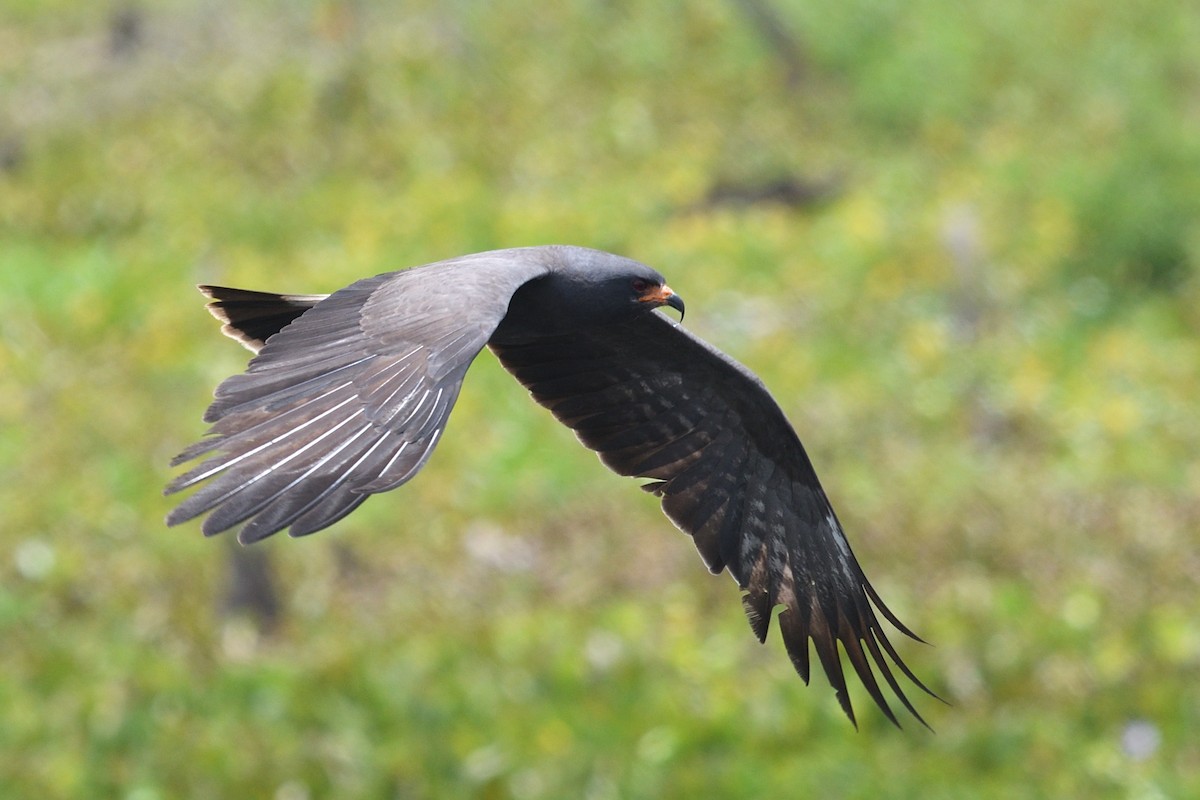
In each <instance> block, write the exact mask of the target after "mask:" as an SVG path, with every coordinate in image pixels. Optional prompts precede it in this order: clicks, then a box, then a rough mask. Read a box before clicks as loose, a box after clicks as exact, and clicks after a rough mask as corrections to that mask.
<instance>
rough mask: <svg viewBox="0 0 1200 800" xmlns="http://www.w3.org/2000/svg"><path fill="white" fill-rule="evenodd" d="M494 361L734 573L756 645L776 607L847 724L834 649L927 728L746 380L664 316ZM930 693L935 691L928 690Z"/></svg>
mask: <svg viewBox="0 0 1200 800" xmlns="http://www.w3.org/2000/svg"><path fill="white" fill-rule="evenodd" d="M491 347H492V350H493V351H494V352H495V353H496V354H497V355H498V356H499V358H500V360H501V362H503V364H504V366H505V367H506V368H507V369H508V370H509V371H510V372H511V373H512V374H513V375H515V376H516V377H517V379H518V380H520V381H521V383H523V384H524V385H525V386H526V387H527V388H528V389H529V390H530V392H531V393H532V395H533V397H534V399H536V400H537V401H538V402H539V403H541V404H542V405H543V406H546V407H547V408H549V409H550V410H551V411H552V412H553V413H554V415H555V416H556V417H557V418H558V419H559V421H561V422H563V423H564V424H566V425H567V426H568V427H570V428H572V429H573V430H574V431H575V433H576V434H577V435H578V437H579V439H580V440H581V441H582V442H583V443H584V444H585V445H586V446H587V447H589V448H591V449H593V450H596V451H597V452H598V453H599V455H600V459H601V461H603V462H604V463H605V464H606V465H607V466H608V467H609V468H611V469H612V470H613V471H615V472H617V473H619V474H621V475H628V476H636V477H642V478H650V479H652V480H653V481H654V482H653V483H650V484H647V485H646V486H644V487H643V488H645V489H647V490H648V491H651V492H653V493H654V494H656V495H658V496H659V497H661V498H662V505H663V510H664V511H665V512H666V514H667V516H668V517H670V519H671V520H672V521H673V522H674V523H675V524H676V525H677V526H678V527H679V528H680V529H682V530H683V531H685V532H686V533H689V534H691V536H692V538H693V540H694V542H695V544H696V547H697V548H698V549H699V551H700V555H701V556H702V557H703V559H704V562H705V564H706V565H707V566H708V568H709V569H710V570H711V571H712V572H713V573H719V572H721V571H722V570H723V569H728V570H729V572H730V574H731V575H732V576H733V578H734V579H735V580H736V581H737V583H738V586H740V587H741V588H742V590H743V604H744V606H745V610H746V613H747V616H748V617H749V620H750V625H751V627H752V628H753V630H754V633H755V635H757V636H758V638H759V641H765V639H766V635H767V629H768V627H769V625H770V621H771V615H772V611H773V610H774V609H775V608H776V607H777V606H784V607H785V609H786V610H784V611H782V612H781V613H780V614H779V628H780V631H781V632H782V636H783V641H784V644H785V646H786V648H787V652H788V654H789V655H790V657H791V660H792V663H793V664H794V666H795V668H796V670H797V671H798V672H799V673H800V675H801V677H802V678H803V679H804V681H805V682H806V683H807V682H808V679H809V640H810V639H811V641H812V643H813V646H814V647H815V649H816V652H817V656H818V658H819V659H820V662H821V665H822V667H824V670H825V673H826V674H827V675H828V677H829V680H830V683H831V684H832V685H833V687H834V689H835V690H836V692H837V697H838V700H839V701H840V703H841V706H842V708H843V709H844V710H845V712H846V714H847V715H848V716H849V717H850V719H851V720H852V721H853V720H854V711H853V709H852V707H851V704H850V698H849V695H848V694H847V691H846V680H845V676H844V674H843V671H842V663H841V657H840V655H839V653H838V643H839V642H840V643H841V646H842V648H843V649H844V650H845V652H846V654H847V656H848V658H849V660H850V663H851V665H852V666H853V668H854V671H855V672H856V673H857V674H858V676H859V679H860V680H861V681H862V682H863V684H864V686H865V687H866V689H867V691H868V693H869V694H870V695H871V697H872V699H874V700H875V702H876V703H877V704H878V705H879V707H880V708H881V709H882V710H883V712H884V713H885V714H886V715H887V717H888V718H889V719H890V720H891V721H892V722H893V723H896V724H897V725H898V724H899V723H898V722H897V720H896V717H895V715H894V714H893V713H892V710H891V708H890V707H889V706H888V703H887V701H886V699H885V698H884V694H883V691H882V690H881V689H880V686H879V684H878V682H877V681H876V678H875V675H874V674H873V672H872V669H871V663H872V662H873V663H874V664H875V666H876V668H877V669H878V670H879V673H880V674H881V675H882V676H883V678H884V680H885V681H886V682H887V684H888V686H890V687H891V689H892V691H893V692H894V693H895V694H896V696H897V697H898V698H899V699H900V701H901V703H903V705H904V706H905V708H907V709H908V710H909V711H910V712H911V713H912V714H913V715H914V716H915V717H916V718H917V719H918V720H920V721H921V723H922V724H925V721H924V720H923V719H921V716H920V714H918V713H917V711H916V710H915V709H914V708H913V706H912V704H911V703H910V702H909V700H908V698H907V697H906V696H905V694H904V692H903V691H902V690H901V688H900V685H899V683H898V682H897V680H896V677H895V675H894V674H893V671H892V668H891V667H890V666H889V662H888V658H886V657H885V654H886V656H888V657H890V659H891V661H892V662H893V663H894V664H895V666H896V667H898V668H899V669H900V671H901V672H903V673H904V674H905V675H906V676H908V678H909V679H911V680H912V681H913V682H914V683H915V684H916V685H917V686H919V687H920V688H921V689H923V690H925V691H926V692H929V690H928V689H927V688H926V687H925V686H924V685H923V684H922V683H921V682H920V681H919V680H917V678H916V677H915V676H914V675H913V673H912V672H911V671H910V670H909V668H908V667H907V666H906V665H905V664H904V662H903V661H902V660H901V659H900V657H899V655H898V654H897V653H896V650H895V649H894V648H893V646H892V644H891V643H890V642H889V641H888V639H887V636H886V635H885V632H884V630H883V628H882V627H881V625H880V623H879V620H878V618H877V617H876V614H875V609H878V611H879V612H880V613H881V614H882V615H883V616H884V617H886V618H887V619H888V620H889V621H890V622H891V623H892V624H894V625H895V626H896V627H897V628H898V629H899V630H900V631H902V632H903V633H905V634H906V635H908V636H912V637H913V638H917V637H916V636H915V635H914V634H913V633H912V632H911V631H909V630H908V629H907V628H906V627H904V625H902V624H901V623H900V621H899V620H898V619H896V617H895V615H894V614H892V612H891V611H890V610H888V608H887V606H885V605H884V604H883V601H882V600H880V598H879V596H878V595H877V594H876V592H875V590H874V589H873V588H872V586H871V584H870V583H869V582H868V581H867V578H866V576H865V575H864V574H863V571H862V569H861V568H860V567H859V565H858V562H857V561H856V560H855V558H854V554H853V553H852V552H851V550H850V545H849V543H848V542H847V541H846V537H845V535H844V534H843V532H842V528H841V525H840V523H839V522H838V519H837V516H836V515H835V514H834V512H833V508H832V507H831V506H830V504H829V500H828V499H827V498H826V496H825V492H824V490H823V489H822V488H821V484H820V482H819V481H818V480H817V476H816V473H815V472H814V471H813V467H812V464H811V463H810V461H809V459H808V456H807V454H806V453H805V451H804V447H803V446H802V445H801V443H800V440H799V438H798V437H797V436H796V433H795V431H794V430H793V428H792V426H791V424H790V423H789V422H788V421H787V419H786V417H784V415H783V412H782V411H781V410H780V409H779V406H778V405H777V404H776V403H775V401H774V399H773V398H772V397H771V395H770V394H769V393H768V392H767V390H766V388H765V387H764V386H763V385H762V383H761V382H760V381H759V380H758V379H757V378H756V377H755V376H754V375H753V374H752V373H750V372H749V371H748V370H746V369H745V368H744V367H742V366H741V365H740V364H737V363H736V362H734V361H733V360H732V359H730V358H729V357H728V356H725V355H724V354H722V353H721V352H719V351H718V350H716V349H714V348H712V347H711V346H710V345H708V344H707V343H705V342H703V341H701V340H700V339H698V338H696V337H694V336H692V335H691V334H690V333H688V332H687V331H686V330H684V329H683V328H681V327H679V326H678V325H676V324H674V323H672V322H670V321H669V320H668V319H666V318H665V317H663V316H661V315H659V314H657V313H655V314H647V315H644V316H643V317H640V318H639V319H637V320H636V321H635V322H633V323H631V324H627V325H620V326H611V327H608V328H605V329H603V330H599V331H592V332H583V333H577V334H571V335H564V336H560V337H557V338H553V339H542V340H535V341H528V342H525V343H511V344H506V345H499V344H496V343H493V344H492V345H491ZM929 693H930V694H932V692H929Z"/></svg>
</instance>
